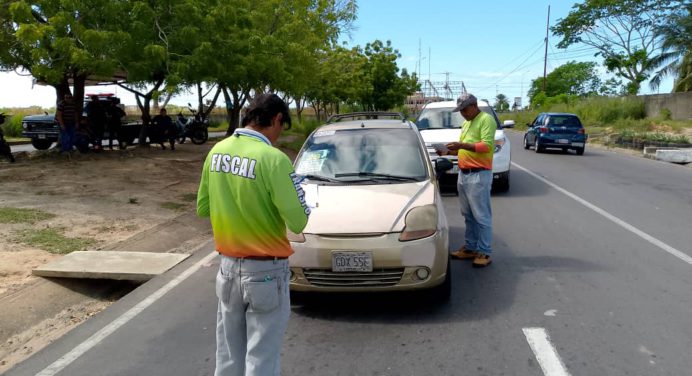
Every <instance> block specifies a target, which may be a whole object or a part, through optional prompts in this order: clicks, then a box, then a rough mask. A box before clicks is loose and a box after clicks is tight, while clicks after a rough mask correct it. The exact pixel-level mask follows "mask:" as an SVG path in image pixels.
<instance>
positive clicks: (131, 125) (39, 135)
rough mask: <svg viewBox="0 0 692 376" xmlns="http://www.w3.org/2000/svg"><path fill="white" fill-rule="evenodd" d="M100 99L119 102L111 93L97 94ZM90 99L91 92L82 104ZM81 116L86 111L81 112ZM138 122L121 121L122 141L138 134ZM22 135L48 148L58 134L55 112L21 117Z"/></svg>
mask: <svg viewBox="0 0 692 376" xmlns="http://www.w3.org/2000/svg"><path fill="white" fill-rule="evenodd" d="M98 96H99V100H100V101H104V102H105V101H114V102H116V103H120V99H118V98H116V97H115V96H113V95H112V94H98ZM90 100H91V94H89V95H87V97H86V98H85V99H84V105H85V107H86V104H87V103H89V101H90ZM82 116H83V117H85V116H86V113H83V114H82ZM141 127H142V124H141V123H140V122H123V123H122V126H121V128H120V132H121V135H120V136H119V138H120V139H122V140H123V142H126V143H127V144H128V145H131V144H132V142H133V141H134V140H135V138H137V137H138V136H139V131H140V128H141ZM22 135H23V136H24V137H27V138H30V139H31V145H33V146H34V148H36V149H38V150H46V149H48V148H49V147H50V146H51V145H52V144H53V143H54V142H57V141H58V137H59V135H60V125H59V124H58V121H57V120H56V119H55V114H48V113H46V114H45V115H29V116H25V117H24V118H22ZM105 137H106V139H107V138H108V130H106V131H105Z"/></svg>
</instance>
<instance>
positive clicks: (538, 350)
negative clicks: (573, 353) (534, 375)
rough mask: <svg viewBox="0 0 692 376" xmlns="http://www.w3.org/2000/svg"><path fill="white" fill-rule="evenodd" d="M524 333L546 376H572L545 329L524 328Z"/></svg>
mask: <svg viewBox="0 0 692 376" xmlns="http://www.w3.org/2000/svg"><path fill="white" fill-rule="evenodd" d="M522 331H523V332H524V335H525V336H526V341H528V342H529V346H531V350H533V354H534V355H535V356H536V360H538V364H540V366H541V369H542V370H543V374H544V375H545V376H570V375H569V372H567V369H566V368H565V365H564V364H563V363H562V359H560V356H559V355H558V354H557V351H555V348H553V345H552V344H551V343H550V337H548V333H547V332H546V331H545V329H543V328H523V329H522Z"/></svg>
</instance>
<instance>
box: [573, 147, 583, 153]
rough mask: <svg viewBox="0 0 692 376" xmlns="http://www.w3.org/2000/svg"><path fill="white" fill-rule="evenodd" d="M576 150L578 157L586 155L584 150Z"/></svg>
mask: <svg viewBox="0 0 692 376" xmlns="http://www.w3.org/2000/svg"><path fill="white" fill-rule="evenodd" d="M574 150H575V151H576V152H577V155H584V148H577V149H574Z"/></svg>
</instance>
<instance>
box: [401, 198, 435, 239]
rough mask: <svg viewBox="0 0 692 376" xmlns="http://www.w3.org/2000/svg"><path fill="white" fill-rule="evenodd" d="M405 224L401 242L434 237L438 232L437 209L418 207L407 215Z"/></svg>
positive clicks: (428, 206) (427, 206)
mask: <svg viewBox="0 0 692 376" xmlns="http://www.w3.org/2000/svg"><path fill="white" fill-rule="evenodd" d="M404 223H405V225H404V231H402V232H401V235H399V241H402V242H406V241H409V240H416V239H422V238H427V237H428V236H432V235H433V234H435V232H436V231H437V207H436V206H435V205H425V206H417V207H415V208H413V209H411V210H409V211H408V213H406V219H405V221H404Z"/></svg>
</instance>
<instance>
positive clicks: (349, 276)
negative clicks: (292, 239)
mask: <svg viewBox="0 0 692 376" xmlns="http://www.w3.org/2000/svg"><path fill="white" fill-rule="evenodd" d="M303 274H305V277H306V278H307V279H308V281H309V282H310V283H311V284H312V285H315V286H324V287H385V286H394V285H396V284H397V283H399V281H400V280H401V276H402V275H404V268H396V269H379V270H373V271H372V272H338V273H337V272H333V271H331V270H328V269H303Z"/></svg>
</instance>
